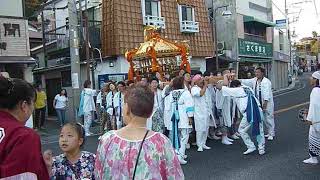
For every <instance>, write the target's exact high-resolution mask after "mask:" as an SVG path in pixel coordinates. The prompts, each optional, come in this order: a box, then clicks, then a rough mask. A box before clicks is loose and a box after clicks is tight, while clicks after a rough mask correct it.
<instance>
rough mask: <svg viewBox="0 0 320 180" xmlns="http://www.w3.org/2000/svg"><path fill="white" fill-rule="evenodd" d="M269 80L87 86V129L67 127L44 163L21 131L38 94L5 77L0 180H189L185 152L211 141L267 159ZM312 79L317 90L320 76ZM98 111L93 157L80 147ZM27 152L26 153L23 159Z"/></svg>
mask: <svg viewBox="0 0 320 180" xmlns="http://www.w3.org/2000/svg"><path fill="white" fill-rule="evenodd" d="M264 74H265V70H264V69H263V68H257V69H256V70H255V75H256V77H255V78H253V79H246V80H241V79H236V74H235V71H234V70H233V69H229V70H225V71H223V72H222V73H217V74H216V75H215V76H213V74H212V73H211V74H204V75H202V74H195V75H192V76H191V74H190V73H188V72H184V71H180V73H179V75H177V76H176V77H173V78H170V77H168V76H165V77H160V75H159V74H155V76H154V77H151V78H150V79H147V78H142V79H141V81H139V82H133V81H125V82H122V81H121V82H112V81H110V82H106V83H105V84H104V85H103V87H102V89H101V90H100V91H96V90H93V89H92V88H91V83H90V81H86V82H85V83H84V89H83V91H82V92H81V97H80V99H81V100H80V106H79V116H83V123H82V124H83V125H82V124H80V123H66V124H62V128H61V132H60V135H59V146H60V148H61V150H62V151H63V154H61V155H58V156H53V154H52V152H51V151H50V150H47V151H45V153H44V154H43V157H42V156H39V154H41V153H40V152H41V146H40V138H39V136H38V135H37V134H36V133H35V132H34V131H33V130H32V129H29V128H26V127H25V126H24V123H25V122H26V121H27V119H28V118H29V116H30V115H31V113H32V111H33V109H34V107H33V106H34V103H33V102H34V101H35V98H36V91H35V90H34V88H33V87H32V86H31V85H30V84H28V83H26V82H25V81H23V80H18V79H7V78H0V80H1V81H0V83H1V86H0V97H1V98H0V117H1V121H0V130H1V133H2V134H0V137H1V138H0V139H1V140H0V178H3V177H9V176H13V175H18V174H20V175H22V176H24V177H28V178H29V179H31V177H32V176H35V179H36V178H38V179H49V178H50V179H184V174H183V171H182V169H181V166H180V164H187V160H188V159H189V158H192V157H188V156H187V153H186V151H187V149H189V148H190V147H191V146H196V147H197V151H198V152H199V153H201V152H202V151H204V150H209V149H211V147H209V146H208V145H207V144H206V142H207V139H208V138H209V139H214V140H217V141H221V143H222V144H224V145H232V144H233V141H235V140H239V139H240V138H241V139H242V140H243V142H244V144H245V145H246V146H247V150H245V151H244V152H243V154H244V155H247V154H250V153H253V152H255V151H256V150H258V154H260V155H263V154H265V138H266V139H267V140H270V141H272V140H273V139H274V137H275V131H274V128H275V125H274V117H273V113H274V112H273V111H274V104H273V95H272V86H271V82H270V80H269V79H267V78H266V77H265V76H264ZM312 77H313V85H314V86H315V88H314V90H313V91H317V90H318V89H319V79H320V72H319V71H317V72H315V73H314V74H313V75H312ZM217 79H219V80H217ZM317 87H318V88H317ZM318 94H319V93H318ZM95 96H96V102H95V101H94V97H95ZM314 96H316V95H314ZM311 98H312V100H311V102H313V103H311V104H310V109H311V111H312V112H310V110H309V114H308V115H307V117H306V119H305V120H308V122H311V124H312V122H318V121H319V114H318V115H317V114H315V111H314V108H317V107H319V102H320V100H319V97H318V96H317V97H311ZM316 98H318V99H316ZM312 109H313V110H312ZM95 111H96V112H97V114H98V118H99V120H100V122H101V125H102V126H101V127H102V129H101V130H102V131H103V134H102V135H101V136H100V137H99V139H100V142H99V145H98V149H97V152H96V154H93V153H90V152H86V151H83V149H82V146H83V145H84V143H85V140H86V136H91V135H92V133H91V132H90V127H91V123H92V120H93V119H94V114H95V113H94V112H95ZM317 128H318V129H317ZM318 132H319V127H318V126H313V125H311V126H310V137H309V147H310V150H309V154H310V156H311V157H310V159H307V160H305V161H304V162H305V163H317V156H319V152H320V147H319V143H317V142H320V140H319V139H320V136H319V134H318ZM4 134H5V135H4ZM13 134H14V135H13ZM249 134H250V135H249ZM1 135H2V136H1ZM250 136H251V137H252V138H254V139H255V140H256V141H257V144H258V147H256V146H255V144H254V143H253V142H252V140H251V137H250ZM7 137H11V138H7ZM310 138H311V139H310ZM16 142H20V143H16ZM26 148H27V149H28V154H25V153H23V152H24V151H25V149H26ZM22 162H23V163H22Z"/></svg>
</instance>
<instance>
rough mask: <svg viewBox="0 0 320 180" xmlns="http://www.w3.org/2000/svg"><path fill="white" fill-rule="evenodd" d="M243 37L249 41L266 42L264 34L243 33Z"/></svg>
mask: <svg viewBox="0 0 320 180" xmlns="http://www.w3.org/2000/svg"><path fill="white" fill-rule="evenodd" d="M244 38H245V39H247V40H251V41H258V42H267V40H266V38H265V37H264V36H260V35H256V34H249V33H244Z"/></svg>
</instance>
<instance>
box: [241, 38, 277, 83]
mask: <svg viewBox="0 0 320 180" xmlns="http://www.w3.org/2000/svg"><path fill="white" fill-rule="evenodd" d="M238 47H239V78H250V77H254V69H255V68H256V67H264V68H265V69H266V76H267V77H269V76H270V75H271V68H272V58H273V45H272V43H266V42H259V41H253V40H246V39H241V38H239V39H238Z"/></svg>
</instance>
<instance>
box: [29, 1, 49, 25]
mask: <svg viewBox="0 0 320 180" xmlns="http://www.w3.org/2000/svg"><path fill="white" fill-rule="evenodd" d="M43 2H45V0H25V13H26V14H25V16H26V17H27V18H28V19H29V20H36V19H37V17H36V14H35V12H36V11H37V10H39V9H40V6H41V4H42V3H43Z"/></svg>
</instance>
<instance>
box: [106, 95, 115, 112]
mask: <svg viewBox="0 0 320 180" xmlns="http://www.w3.org/2000/svg"><path fill="white" fill-rule="evenodd" d="M115 94H116V92H114V95H115ZM114 95H112V91H110V92H109V93H108V94H107V96H106V103H107V113H108V114H109V115H110V116H112V115H114V114H113V108H114V102H113V100H114Z"/></svg>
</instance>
